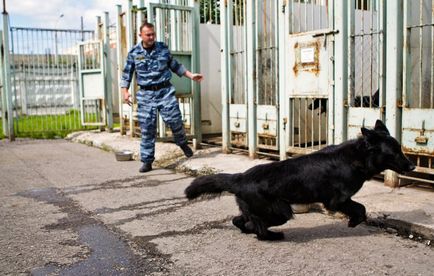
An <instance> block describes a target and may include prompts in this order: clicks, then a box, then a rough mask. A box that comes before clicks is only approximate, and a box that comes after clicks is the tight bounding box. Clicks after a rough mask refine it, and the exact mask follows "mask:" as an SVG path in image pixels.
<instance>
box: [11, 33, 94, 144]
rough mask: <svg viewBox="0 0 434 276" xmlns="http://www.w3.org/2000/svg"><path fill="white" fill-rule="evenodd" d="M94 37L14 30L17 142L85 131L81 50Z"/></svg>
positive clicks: (14, 96) (13, 94)
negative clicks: (80, 87)
mask: <svg viewBox="0 0 434 276" xmlns="http://www.w3.org/2000/svg"><path fill="white" fill-rule="evenodd" d="M93 37H94V32H93V31H87V30H61V29H42V28H21V27H11V28H10V41H11V43H10V45H11V48H10V52H11V65H10V69H11V86H12V87H11V88H12V98H13V106H14V110H13V113H14V114H13V116H14V128H15V132H16V135H17V136H38V135H42V136H46V135H45V134H44V133H56V135H59V134H60V135H61V134H62V133H65V132H68V131H71V130H76V129H81V128H82V126H81V123H80V120H79V118H80V114H79V107H80V101H79V98H80V97H79V91H78V76H77V73H78V68H77V44H78V43H79V42H80V41H84V40H88V39H90V38H93Z"/></svg>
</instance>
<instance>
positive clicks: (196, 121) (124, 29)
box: [117, 0, 202, 147]
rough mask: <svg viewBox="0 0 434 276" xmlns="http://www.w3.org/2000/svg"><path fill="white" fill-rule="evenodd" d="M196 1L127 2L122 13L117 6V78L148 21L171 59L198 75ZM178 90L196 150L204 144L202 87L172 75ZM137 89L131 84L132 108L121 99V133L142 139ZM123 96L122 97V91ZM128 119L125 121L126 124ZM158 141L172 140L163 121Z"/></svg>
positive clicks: (188, 134) (180, 103) (185, 125)
mask: <svg viewBox="0 0 434 276" xmlns="http://www.w3.org/2000/svg"><path fill="white" fill-rule="evenodd" d="M198 14H199V13H198V3H197V2H196V1H185V2H184V4H176V5H175V4H168V3H161V2H157V1H155V2H152V3H147V5H146V6H145V5H144V1H139V5H138V6H133V5H132V0H129V1H128V6H127V8H126V10H125V11H124V12H122V6H118V28H117V49H118V62H119V67H118V77H119V78H120V76H121V70H122V69H123V65H124V64H125V60H126V57H127V53H128V51H129V49H131V48H132V47H133V46H134V45H135V44H136V43H138V42H139V37H138V33H139V27H140V25H141V24H142V23H143V22H145V21H148V22H150V23H152V24H154V26H155V30H156V34H157V39H156V40H157V41H162V42H164V43H165V44H167V46H168V47H169V50H170V51H171V53H172V56H173V57H174V58H175V59H176V60H178V61H179V62H180V63H182V64H183V65H184V66H185V67H186V68H187V69H188V70H190V71H192V72H199V71H200V68H199V46H198V44H199V29H198V28H199V21H198V20H199V15H198ZM171 82H172V84H173V85H174V86H175V89H176V96H177V98H178V103H179V107H180V110H181V114H182V118H183V120H184V128H185V130H186V134H187V137H188V138H193V144H194V147H197V146H198V145H199V144H200V142H201V139H202V138H201V135H202V134H201V129H200V123H201V118H200V86H199V85H198V84H197V83H196V82H193V81H191V80H190V79H188V78H185V77H182V78H180V77H178V76H177V75H176V74H173V77H172V79H171ZM137 91H138V87H137V85H136V83H135V81H133V82H132V85H131V87H130V93H131V94H132V102H133V104H132V106H131V107H130V106H128V105H125V104H123V102H122V101H121V99H120V103H119V105H120V114H121V117H122V118H123V120H121V132H122V133H126V130H127V129H128V128H129V129H130V133H131V135H132V136H140V129H139V125H138V119H137V102H136V99H135V94H136V92H137ZM119 94H120V96H119V97H122V93H121V92H120V91H119ZM125 119H126V120H125ZM157 138H158V139H159V140H167V139H172V137H171V132H170V129H169V128H168V127H166V126H165V124H164V122H163V120H162V119H161V117H159V120H158V131H157Z"/></svg>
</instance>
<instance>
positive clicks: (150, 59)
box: [121, 23, 203, 172]
mask: <svg viewBox="0 0 434 276" xmlns="http://www.w3.org/2000/svg"><path fill="white" fill-rule="evenodd" d="M140 37H141V38H142V41H141V42H139V43H138V44H137V45H135V46H134V47H133V48H132V49H131V50H130V51H129V52H128V57H127V62H126V65H125V68H124V70H123V73H122V79H121V88H122V93H123V96H124V102H126V103H129V104H131V102H130V94H129V92H128V88H129V86H130V83H131V79H132V76H133V73H134V71H135V72H136V79H137V84H138V85H139V86H140V90H139V91H138V92H137V104H138V120H139V125H140V129H141V134H142V139H141V143H140V159H141V161H142V162H143V165H142V167H141V168H140V170H139V171H140V172H148V171H150V170H152V162H153V161H154V159H155V158H154V153H155V136H156V128H157V125H156V122H157V110H158V111H159V112H160V114H161V117H162V118H163V121H164V123H165V124H167V125H168V126H169V127H170V128H171V129H172V133H173V136H174V138H175V143H176V144H177V145H178V146H180V147H181V149H182V151H183V152H184V154H185V156H187V157H191V156H192V155H193V151H192V150H191V149H190V147H189V146H188V145H187V138H186V136H185V131H184V126H183V122H182V117H181V112H180V110H179V105H178V101H177V100H176V97H175V88H174V87H173V85H172V84H171V83H170V78H171V77H172V73H171V72H170V71H172V72H174V73H176V74H177V75H178V76H180V77H181V76H186V77H188V78H190V79H192V80H194V81H198V82H200V81H201V80H202V79H203V76H202V75H201V74H193V73H191V72H190V71H188V70H187V69H186V68H185V67H184V66H183V65H182V64H180V63H178V61H176V60H175V59H173V58H172V55H171V54H170V51H169V49H168V48H167V46H166V45H165V44H164V43H162V42H156V41H155V31H154V26H153V25H152V24H150V23H144V24H143V25H142V26H140Z"/></svg>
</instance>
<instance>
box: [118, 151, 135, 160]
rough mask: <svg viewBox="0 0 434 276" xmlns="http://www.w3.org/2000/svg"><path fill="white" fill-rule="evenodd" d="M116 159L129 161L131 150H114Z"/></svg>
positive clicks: (131, 157) (131, 154)
mask: <svg viewBox="0 0 434 276" xmlns="http://www.w3.org/2000/svg"><path fill="white" fill-rule="evenodd" d="M115 157H116V160H117V161H130V160H132V159H133V152H132V151H130V150H121V151H116V152H115Z"/></svg>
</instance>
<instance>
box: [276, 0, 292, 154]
mask: <svg viewBox="0 0 434 276" xmlns="http://www.w3.org/2000/svg"><path fill="white" fill-rule="evenodd" d="M279 7H281V8H282V9H281V10H280V9H279ZM277 9H278V20H279V21H278V22H279V24H278V26H279V27H278V28H279V35H278V41H279V44H278V56H279V72H281V73H280V74H279V89H278V91H279V116H278V118H279V120H278V122H277V126H278V128H279V156H280V160H285V159H286V157H287V156H286V149H287V147H288V145H287V141H288V133H289V132H288V131H287V128H289V118H288V117H289V112H288V106H289V102H288V97H287V93H286V75H285V73H284V72H285V70H286V66H287V63H286V61H287V52H288V51H287V41H288V35H289V34H288V25H289V11H288V9H289V7H288V3H287V1H283V0H280V1H279V2H278V7H277Z"/></svg>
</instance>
